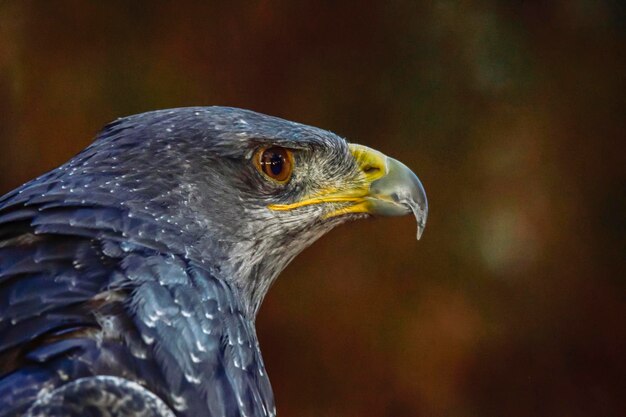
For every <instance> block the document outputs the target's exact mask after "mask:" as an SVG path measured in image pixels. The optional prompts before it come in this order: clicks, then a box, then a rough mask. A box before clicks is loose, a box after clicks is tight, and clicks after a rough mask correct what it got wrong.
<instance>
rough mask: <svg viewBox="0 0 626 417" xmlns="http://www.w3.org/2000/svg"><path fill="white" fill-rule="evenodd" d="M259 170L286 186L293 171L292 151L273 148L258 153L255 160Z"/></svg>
mask: <svg viewBox="0 0 626 417" xmlns="http://www.w3.org/2000/svg"><path fill="white" fill-rule="evenodd" d="M255 160H256V161H255V162H256V164H257V168H258V169H259V171H261V172H262V173H263V174H265V175H266V176H268V177H269V178H271V179H272V180H274V181H276V182H278V183H281V184H284V183H286V182H287V181H289V179H290V178H291V172H292V171H293V155H292V154H291V151H289V150H287V149H285V148H281V147H277V146H275V147H272V148H264V149H260V150H259V151H257V155H256V158H255Z"/></svg>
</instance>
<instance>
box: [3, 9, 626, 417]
mask: <svg viewBox="0 0 626 417" xmlns="http://www.w3.org/2000/svg"><path fill="white" fill-rule="evenodd" d="M625 22H626V7H625V6H624V5H623V3H621V2H618V1H617V0H605V1H602V0H561V1H552V2H540V1H536V2H535V1H510V0H509V1H505V0H501V1H497V0H479V1H463V0H457V1H452V0H432V1H400V0H391V1H386V2H373V1H372V2H369V1H361V2H339V1H337V2H333V1H316V2H314V1H311V2H305V1H293V0H292V1H289V0H283V1H263V0H261V1H258V0H257V1H223V2H213V1H202V2H183V1H178V2H167V1H151V2H148V1H132V2H128V1H107V2H99V1H54V2H44V1H2V0H0V194H3V193H4V192H7V191H9V190H10V189H12V188H14V187H16V186H18V185H20V184H21V183H23V182H25V181H26V180H28V179H30V178H32V177H34V176H37V175H39V174H41V173H43V172H45V171H47V170H49V169H51V168H53V167H55V166H57V165H59V164H61V163H62V162H64V161H66V160H67V159H68V158H70V157H71V156H72V155H74V154H75V153H77V152H78V151H79V150H81V149H82V148H83V147H85V146H86V145H87V144H89V143H90V141H91V140H92V138H93V136H94V135H95V133H96V132H97V131H98V130H99V128H100V127H101V126H103V125H104V124H105V123H107V122H108V121H110V120H113V119H115V118H117V117H120V116H124V115H128V114H132V113H138V112H143V111H147V110H153V109H158V108H167V107H179V106H190V105H213V104H219V105H229V106H237V107H244V108H248V109H252V110H256V111H260V112H263V113H269V114H272V115H276V116H280V117H284V118H287V119H291V120H295V121H299V122H303V123H307V124H312V125H315V126H319V127H322V128H326V129H329V130H333V131H335V132H336V133H338V134H340V135H342V136H344V137H346V138H348V140H350V141H354V142H358V143H361V144H365V145H368V146H372V147H375V148H377V149H379V150H381V151H383V152H385V153H387V154H389V155H392V156H394V157H396V158H398V159H400V160H402V161H404V162H405V163H406V164H407V165H409V166H410V167H412V168H413V169H414V170H415V172H416V173H417V174H418V175H419V176H420V178H421V180H422V182H423V183H424V185H425V187H426V190H427V193H428V197H429V200H430V210H431V211H430V217H429V223H428V226H427V228H426V232H425V234H424V237H423V238H422V240H421V241H420V242H417V241H416V240H415V222H414V220H413V219H411V218H409V217H407V218H395V219H380V220H370V221H363V222H358V223H355V224H351V225H349V226H343V227H341V228H339V229H337V230H335V231H333V232H332V233H330V234H329V235H328V236H326V237H325V238H323V239H322V240H321V241H319V242H318V243H316V244H315V245H314V246H313V247H311V248H310V249H308V250H307V251H305V252H304V253H303V254H302V255H301V256H299V257H298V258H297V259H296V260H295V261H294V262H293V263H292V264H291V265H290V266H289V267H288V268H287V270H285V272H284V273H283V274H282V276H281V277H280V278H279V280H278V281H277V284H276V285H275V286H274V288H273V289H272V291H270V294H269V296H268V297H267V299H266V301H265V303H264V305H263V307H262V309H261V312H260V315H259V317H258V331H259V337H260V339H261V346H262V349H263V353H264V358H265V361H266V365H267V368H268V371H269V374H270V377H271V380H272V383H273V387H274V391H275V395H276V402H277V407H278V414H279V416H283V417H312V416H316V417H317V416H329V417H335V416H337V417H339V416H342V417H352V416H355V417H356V416H455V417H456V416H458V417H466V416H483V417H485V416H494V417H495V416H570V417H571V416H574V417H575V416H618V415H625V414H623V413H624V411H625V410H626V324H625V323H626V299H625V295H626V291H625V289H626V262H625V254H626V220H625V214H626V158H625V156H626V153H625V149H624V148H625V146H624V140H625V139H626V138H625V137H624V132H625V128H626V126H625V124H626V123H625V120H626V117H625V116H626V114H625V113H626V112H625V108H626V107H625V104H626V100H625V99H624V96H625V93H626V88H625V87H626V42H625V41H626V27H625Z"/></svg>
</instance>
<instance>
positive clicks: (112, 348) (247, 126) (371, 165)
mask: <svg viewBox="0 0 626 417" xmlns="http://www.w3.org/2000/svg"><path fill="white" fill-rule="evenodd" d="M411 213H413V214H414V215H415V218H416V220H417V228H418V239H419V237H420V235H421V233H422V232H423V230H424V227H425V223H426V218H427V213H428V203H427V199H426V194H425V191H424V188H423V186H422V184H421V183H420V180H419V179H418V177H417V176H416V175H415V174H414V173H413V172H412V171H411V170H410V169H409V168H407V167H406V166H405V165H403V164H402V163H401V162H399V161H397V160H395V159H393V158H390V157H388V156H386V155H384V154H382V153H380V152H378V151H376V150H373V149H371V148H368V147H366V146H362V145H357V144H353V143H348V142H347V141H346V140H345V139H343V138H341V137H339V136H337V135H335V134H333V133H331V132H329V131H326V130H322V129H319V128H315V127H311V126H306V125H303V124H299V123H295V122H291V121H287V120H283V119H280V118H276V117H271V116H267V115H264V114H260V113H256V112H253V111H249V110H243V109H237V108H229V107H188V108H178V109H168V110H158V111H152V112H147V113H143V114H138V115H133V116H129V117H125V118H121V119H118V120H116V121H114V122H112V123H110V124H108V125H107V126H105V127H104V128H103V130H102V131H101V132H100V133H99V134H98V135H97V136H96V138H95V140H94V141H93V143H92V144H91V145H90V146H88V147H87V148H86V149H84V150H83V151H82V152H80V153H79V154H78V155H77V156H75V157H74V158H72V159H71V160H70V161H69V162H67V163H65V164H64V165H62V166H60V167H58V168H56V169H54V170H52V171H50V172H48V173H46V174H44V175H42V176H40V177H39V178H37V179H34V180H32V181H30V182H28V183H26V184H25V185H23V186H21V187H20V188H18V189H16V190H14V191H12V192H9V193H8V194H6V195H5V196H4V197H2V198H0V416H2V417H5V416H22V415H23V416H58V417H60V416H68V417H69V416H122V417H124V416H154V417H170V416H179V417H182V416H213V417H217V416H220V417H222V416H223V417H231V416H233V417H234V416H241V417H243V416H253V417H257V416H258V417H261V416H274V415H275V414H276V409H275V405H274V397H273V394H272V389H271V386H270V382H269V379H268V376H267V372H266V369H265V366H264V364H263V359H262V357H261V351H260V349H259V343H258V340H257V335H256V330H255V326H254V323H255V318H256V315H257V312H258V310H259V307H260V305H261V303H262V301H263V298H264V297H265V295H266V293H267V291H268V289H269V288H270V286H271V285H272V283H273V282H274V281H275V279H276V277H277V276H278V274H279V273H280V272H281V271H282V270H283V269H284V268H285V266H286V265H287V264H288V263H289V262H290V261H291V260H292V259H293V258H294V257H295V256H296V255H297V254H298V253H299V252H301V251H302V250H303V249H304V248H306V247H307V246H309V245H310V244H311V243H313V242H314V241H315V240H316V239H318V238H319V237H320V236H322V235H323V234H324V233H326V232H328V231H329V230H331V229H332V228H333V227H335V226H337V225H339V224H341V223H344V222H347V221H350V220H355V219H360V218H365V217H369V216H377V215H381V216H396V215H405V214H411Z"/></svg>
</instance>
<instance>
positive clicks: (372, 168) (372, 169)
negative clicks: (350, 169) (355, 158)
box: [363, 165, 380, 174]
mask: <svg viewBox="0 0 626 417" xmlns="http://www.w3.org/2000/svg"><path fill="white" fill-rule="evenodd" d="M378 171H380V168H378V167H377V166H374V165H366V166H365V167H363V172H365V173H366V174H372V173H374V172H378Z"/></svg>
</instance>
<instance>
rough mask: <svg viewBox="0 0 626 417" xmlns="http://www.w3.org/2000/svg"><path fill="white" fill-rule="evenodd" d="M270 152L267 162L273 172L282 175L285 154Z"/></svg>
mask: <svg viewBox="0 0 626 417" xmlns="http://www.w3.org/2000/svg"><path fill="white" fill-rule="evenodd" d="M268 153H269V155H268V158H267V159H268V161H267V162H266V163H267V164H269V168H270V170H271V171H272V174H274V175H280V173H281V172H283V162H284V159H283V156H282V155H281V154H279V153H277V152H268Z"/></svg>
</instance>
